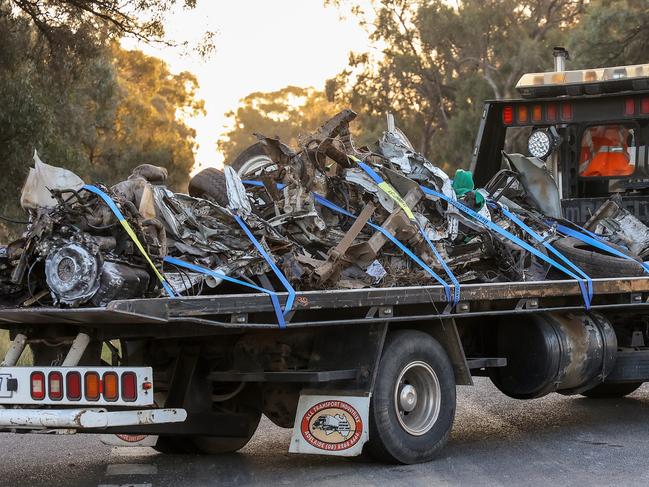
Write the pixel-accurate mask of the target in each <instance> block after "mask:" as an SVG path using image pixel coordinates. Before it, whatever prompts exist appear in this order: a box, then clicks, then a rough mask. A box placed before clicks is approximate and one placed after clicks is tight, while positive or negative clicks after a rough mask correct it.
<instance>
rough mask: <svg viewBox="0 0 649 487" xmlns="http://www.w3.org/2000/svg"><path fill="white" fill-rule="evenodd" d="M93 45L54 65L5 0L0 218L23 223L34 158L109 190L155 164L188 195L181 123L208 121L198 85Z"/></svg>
mask: <svg viewBox="0 0 649 487" xmlns="http://www.w3.org/2000/svg"><path fill="white" fill-rule="evenodd" d="M32 3H38V2H32ZM96 38H97V39H102V41H101V42H100V43H99V44H97V45H95V46H94V47H93V48H92V49H88V50H83V49H81V50H79V51H74V50H70V51H66V52H64V53H63V54H62V55H61V56H60V57H58V58H57V59H58V60H55V58H54V56H53V54H52V46H51V44H50V43H49V40H48V39H47V38H45V37H44V36H42V35H39V31H38V29H37V28H36V27H35V26H34V23H33V21H32V20H31V18H30V17H27V16H26V15H24V14H21V13H20V12H18V13H16V12H15V10H12V9H11V8H10V5H9V3H8V2H7V1H5V0H0V46H2V47H1V48H0V104H1V106H2V107H3V109H2V110H0V161H2V168H3V177H2V178H0V215H4V216H8V217H10V218H14V219H18V220H24V219H25V215H24V214H23V213H22V212H21V211H20V209H19V207H18V201H19V191H20V188H21V186H22V184H23V182H24V180H25V178H26V175H27V172H28V169H29V167H30V166H31V164H32V162H31V156H32V154H33V151H34V149H37V150H38V152H39V154H40V155H41V157H42V159H43V160H44V161H45V162H49V163H51V164H54V165H59V166H64V167H66V168H69V169H71V170H73V171H75V172H77V173H78V174H79V175H80V176H81V177H83V178H84V179H85V180H87V181H101V182H104V183H107V184H111V183H114V182H116V181H118V180H120V179H123V178H124V177H126V176H127V175H128V174H129V173H130V170H131V169H132V168H133V167H134V166H135V165H137V164H141V163H145V162H149V163H152V164H158V165H162V166H165V167H166V168H167V169H168V170H169V173H170V183H171V185H172V186H173V187H174V188H175V189H179V190H184V189H185V188H186V186H185V182H186V181H187V178H188V176H189V172H190V170H191V168H192V166H193V163H194V152H193V151H194V148H195V139H194V136H195V134H194V131H193V130H192V129H191V128H190V127H189V126H188V125H187V124H186V123H185V118H186V116H190V115H192V114H196V113H200V112H202V111H203V102H202V101H201V100H198V99H197V96H196V91H197V88H198V83H197V80H196V79H195V77H193V76H192V75H191V74H189V73H180V74H177V75H174V74H172V73H170V71H169V68H168V67H167V65H166V64H165V63H164V62H162V61H161V60H159V59H156V58H153V57H150V56H145V55H144V54H142V53H140V52H131V51H125V50H123V49H121V48H120V47H119V45H118V44H117V42H116V41H111V40H110V36H108V35H105V36H103V37H102V34H101V33H96ZM2 230H3V229H2V228H0V231H2ZM10 230H12V231H13V232H14V235H15V232H16V231H17V230H18V228H16V227H11V228H10ZM4 233H5V235H4V236H3V235H1V234H0V238H2V237H5V238H6V232H4ZM5 238H2V240H4V239H5Z"/></svg>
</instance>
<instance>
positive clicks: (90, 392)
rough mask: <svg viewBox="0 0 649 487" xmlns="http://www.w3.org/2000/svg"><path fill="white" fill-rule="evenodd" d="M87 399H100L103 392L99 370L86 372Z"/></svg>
mask: <svg viewBox="0 0 649 487" xmlns="http://www.w3.org/2000/svg"><path fill="white" fill-rule="evenodd" d="M85 383H86V384H85V386H86V387H85V389H86V399H87V400H88V401H98V400H99V394H100V393H101V381H100V380H99V374H98V373H97V372H86V376H85Z"/></svg>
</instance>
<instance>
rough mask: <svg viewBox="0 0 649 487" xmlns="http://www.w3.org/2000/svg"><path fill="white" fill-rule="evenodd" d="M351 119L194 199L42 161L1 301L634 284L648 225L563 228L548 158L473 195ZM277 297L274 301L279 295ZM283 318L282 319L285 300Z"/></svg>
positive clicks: (204, 179) (146, 181) (215, 174)
mask: <svg viewBox="0 0 649 487" xmlns="http://www.w3.org/2000/svg"><path fill="white" fill-rule="evenodd" d="M355 117H356V114H355V113H354V112H353V111H351V110H344V111H342V112H340V113H339V114H337V115H336V116H335V117H333V118H332V119H330V120H328V121H326V122H325V123H324V124H323V125H322V126H321V127H320V129H318V130H317V131H316V132H315V133H313V134H310V135H308V136H305V137H303V138H302V139H301V142H300V147H298V148H290V147H288V146H286V145H285V144H283V143H282V142H281V141H280V140H278V139H276V138H270V137H264V136H258V138H259V142H258V143H257V144H255V145H253V146H252V147H251V148H249V149H248V150H246V151H245V152H244V154H242V156H240V157H239V158H238V159H237V160H236V161H233V164H232V165H231V166H226V167H225V169H224V170H223V171H221V170H219V169H215V168H209V169H205V170H204V171H202V172H201V173H199V174H197V175H196V176H195V177H194V178H193V179H192V180H191V181H190V184H189V194H179V193H173V192H171V191H169V190H168V189H167V188H166V187H165V181H166V177H167V172H166V170H165V169H164V168H160V167H156V166H152V165H141V166H138V167H136V168H135V169H134V170H133V173H132V174H131V175H130V176H129V177H128V179H126V180H124V181H122V182H120V183H118V184H116V185H114V186H112V187H110V188H109V187H106V186H104V185H102V184H101V183H95V184H92V185H88V184H86V183H85V182H84V181H82V180H81V179H80V178H78V177H77V176H76V175H74V174H73V173H71V172H70V171H67V170H65V169H60V168H56V167H53V166H49V165H47V164H45V163H43V162H42V161H40V159H39V158H38V156H37V155H35V157H34V158H35V167H34V169H32V170H31V173H30V176H29V179H28V181H27V183H26V185H25V187H24V189H23V192H22V195H21V203H22V205H23V207H24V208H25V210H26V211H27V212H28V213H29V221H30V223H29V226H28V228H27V230H26V231H25V233H24V234H23V236H22V237H21V238H20V239H18V240H16V241H14V242H11V243H10V244H9V245H7V246H6V247H3V248H0V304H2V305H3V306H22V307H30V306H39V307H43V306H55V307H88V306H90V307H101V306H105V305H106V304H107V303H109V302H111V301H113V300H118V299H130V298H143V297H160V296H165V295H168V296H194V295H210V294H222V293H230V292H235V291H236V292H242V291H253V292H266V293H268V294H269V295H271V297H272V295H274V294H275V293H276V292H288V294H289V303H287V307H289V308H290V306H291V300H292V296H294V293H295V292H296V291H304V290H325V289H360V288H365V287H393V286H411V285H429V284H439V285H441V286H443V287H444V290H445V293H446V299H447V301H449V302H457V301H458V300H459V292H460V290H461V286H462V285H463V284H466V283H494V282H521V281H541V280H545V279H564V278H567V279H577V280H578V281H579V282H580V285H581V286H582V289H583V294H584V299H585V300H587V299H589V298H588V293H587V291H586V282H587V281H589V280H590V279H591V278H597V277H617V276H625V277H632V276H639V275H643V273H644V272H645V268H644V264H643V258H644V257H646V256H647V253H648V251H649V229H648V228H647V227H645V226H644V225H643V224H642V223H641V222H640V221H639V220H637V219H636V218H635V217H633V216H632V215H631V214H629V213H628V212H627V211H626V210H623V209H622V208H620V206H619V205H617V204H616V203H615V201H613V200H611V201H609V202H608V203H607V204H606V205H605V207H603V208H602V209H600V211H598V212H597V214H595V215H594V216H593V218H591V221H589V222H588V224H587V225H586V227H585V228H579V227H576V226H574V225H573V224H571V223H570V222H566V221H564V220H562V219H561V216H560V201H559V193H558V190H557V187H556V184H555V182H554V180H553V178H552V176H551V174H550V172H549V170H548V168H547V167H546V165H545V162H544V161H543V160H541V159H538V158H533V157H525V156H522V155H520V154H503V159H502V167H503V169H502V171H500V172H499V173H498V174H496V176H494V178H493V179H492V180H491V181H490V182H489V183H488V184H487V185H486V187H485V188H479V189H476V188H475V187H474V184H473V180H472V175H471V173H470V172H467V171H462V170H458V171H457V173H456V174H455V175H454V177H453V179H451V178H450V177H449V176H448V175H447V174H446V173H445V172H444V171H442V170H441V169H440V168H439V167H435V166H433V165H432V164H431V163H430V162H429V161H428V160H426V159H425V158H424V157H423V156H422V155H421V154H418V153H417V152H416V151H415V150H414V149H413V148H412V145H411V144H410V142H409V141H408V139H407V138H406V137H405V136H404V135H403V133H401V132H400V131H399V130H398V129H392V130H388V131H386V132H385V133H384V134H383V136H382V137H381V138H380V140H378V141H377V142H376V144H375V145H374V146H373V147H360V148H357V147H356V146H355V145H354V143H353V140H352V137H351V135H350V131H349V124H350V122H352V121H353V120H354V118H355ZM274 302H275V303H276V301H274ZM276 307H277V308H278V317H279V313H280V312H281V310H279V304H277V303H276Z"/></svg>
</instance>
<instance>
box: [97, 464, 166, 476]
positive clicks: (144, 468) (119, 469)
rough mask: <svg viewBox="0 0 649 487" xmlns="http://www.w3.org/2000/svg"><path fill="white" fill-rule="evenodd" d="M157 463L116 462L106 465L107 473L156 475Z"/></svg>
mask: <svg viewBox="0 0 649 487" xmlns="http://www.w3.org/2000/svg"><path fill="white" fill-rule="evenodd" d="M157 473H158V466H157V465H148V464H146V463H115V464H113V465H108V466H107V467H106V475H155V474H157Z"/></svg>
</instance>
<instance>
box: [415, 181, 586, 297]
mask: <svg viewBox="0 0 649 487" xmlns="http://www.w3.org/2000/svg"><path fill="white" fill-rule="evenodd" d="M421 189H422V191H423V192H424V193H426V194H429V195H432V196H436V197H437V198H441V199H442V200H444V201H446V202H447V203H448V204H450V205H453V206H455V207H456V208H457V209H458V210H460V211H461V212H463V213H466V214H467V215H469V216H471V217H472V218H473V219H475V220H477V221H478V222H479V223H481V224H482V225H484V226H485V227H487V228H488V229H490V230H493V231H494V232H496V233H498V234H499V235H501V236H502V237H504V238H507V239H509V240H511V241H512V242H514V243H515V244H516V245H518V246H519V247H521V248H523V249H525V250H527V251H528V252H530V253H531V254H534V255H535V256H537V257H538V258H539V259H541V260H543V261H545V262H547V263H548V264H550V265H552V266H554V267H556V268H557V269H559V270H560V271H562V272H563V273H565V274H567V275H568V276H570V277H572V278H573V279H575V280H576V281H577V282H578V283H579V284H580V286H579V287H580V289H581V290H582V295H583V297H584V304H585V305H586V308H587V309H588V308H589V307H590V300H589V299H588V293H587V292H586V289H585V288H583V287H582V284H583V283H582V279H581V278H579V277H577V275H576V274H575V273H573V272H572V271H570V270H568V269H566V268H565V267H564V266H563V265H561V264H559V263H558V262H557V261H556V260H554V259H552V258H551V257H549V256H547V255H545V254H544V253H543V252H541V251H539V250H538V249H535V248H534V247H532V246H531V245H530V244H528V243H527V242H525V241H524V240H522V239H520V238H518V237H517V236H516V235H514V234H513V233H511V232H508V231H507V230H505V229H504V228H502V227H500V226H498V225H496V224H495V223H494V222H492V221H491V220H488V219H487V218H485V217H484V216H482V215H480V214H479V213H477V212H476V211H474V210H472V209H471V208H468V207H467V206H465V205H463V204H462V203H460V202H459V201H456V200H453V199H451V198H449V197H448V196H446V195H445V194H443V193H439V192H437V191H434V190H432V189H430V188H427V187H426V186H421Z"/></svg>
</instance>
